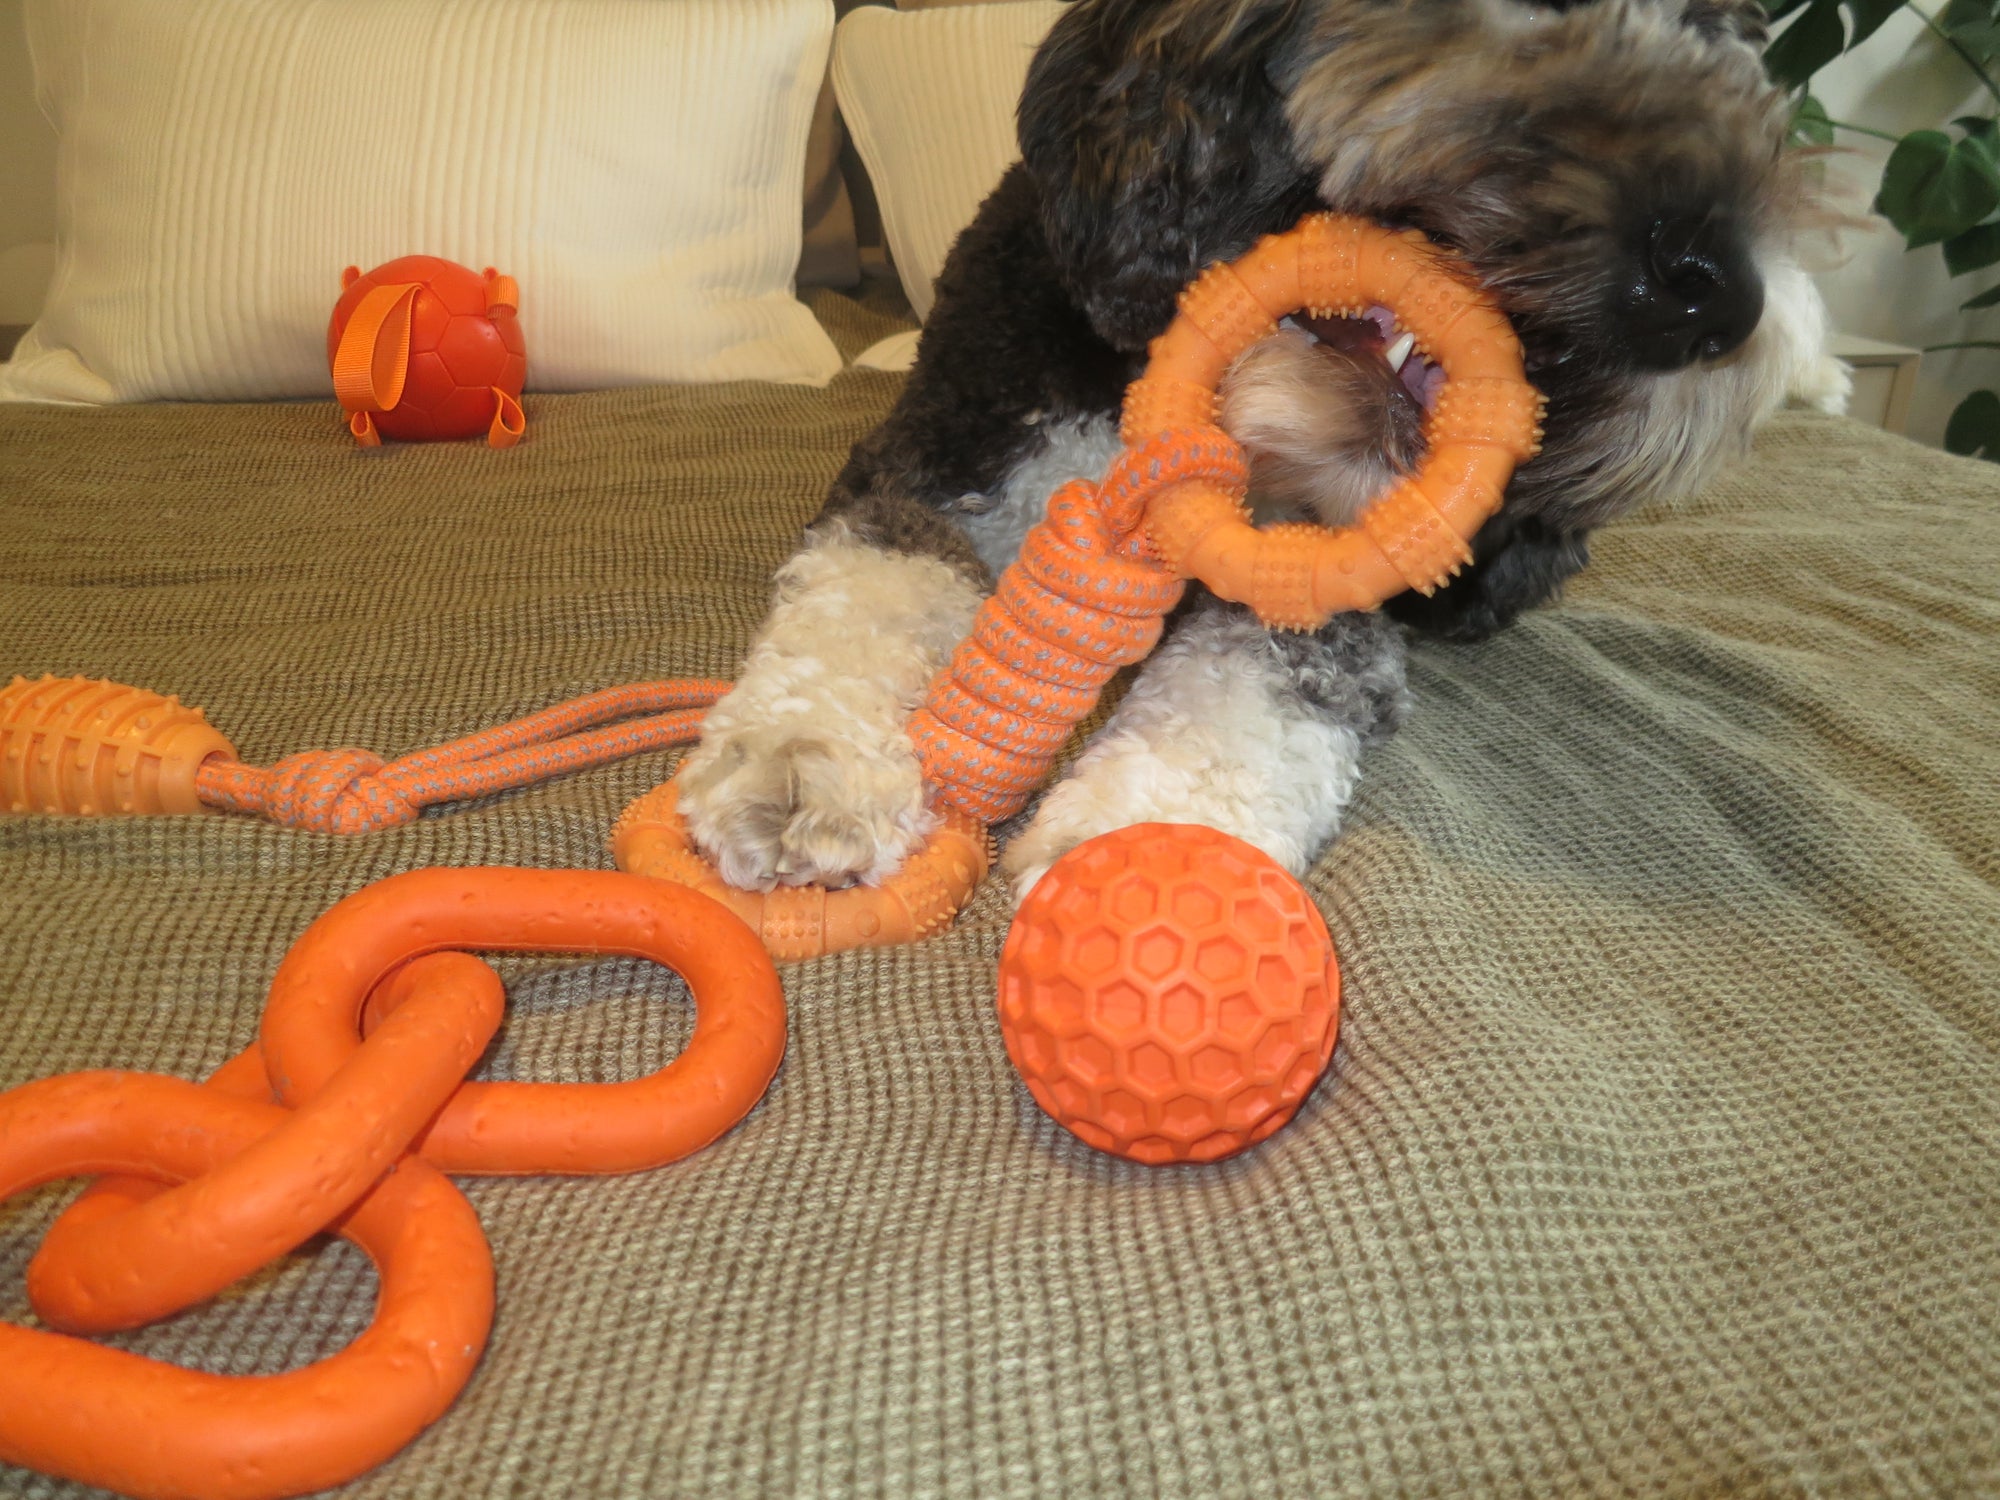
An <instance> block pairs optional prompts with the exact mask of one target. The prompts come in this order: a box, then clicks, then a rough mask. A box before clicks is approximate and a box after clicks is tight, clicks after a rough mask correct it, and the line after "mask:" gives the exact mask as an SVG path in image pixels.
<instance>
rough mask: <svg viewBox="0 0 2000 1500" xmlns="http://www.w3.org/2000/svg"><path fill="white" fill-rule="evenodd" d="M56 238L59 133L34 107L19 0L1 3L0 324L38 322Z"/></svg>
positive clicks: (53, 256) (2, 0)
mask: <svg viewBox="0 0 2000 1500" xmlns="http://www.w3.org/2000/svg"><path fill="white" fill-rule="evenodd" d="M55 237H56V137H55V132H54V131H53V130H51V129H50V128H49V123H48V121H46V120H44V119H43V118H42V112H41V111H40V110H39V109H37V108H36V107H35V94H34V77H33V73H32V71H31V70H30V69H29V67H28V44H27V37H26V34H25V32H24V30H23V22H22V18H21V0H0V323H29V322H33V321H34V317H35V313H36V311H37V310H38V309H39V308H40V307H41V305H42V293H43V291H44V290H45V289H46V288H47V286H48V279H49V271H50V269H51V267H52V266H53V265H54V262H55Z"/></svg>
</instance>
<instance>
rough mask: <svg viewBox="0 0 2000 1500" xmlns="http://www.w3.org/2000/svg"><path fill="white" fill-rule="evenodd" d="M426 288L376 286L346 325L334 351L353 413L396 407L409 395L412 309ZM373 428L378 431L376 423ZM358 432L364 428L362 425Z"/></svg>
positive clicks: (337, 384) (341, 393) (336, 389)
mask: <svg viewBox="0 0 2000 1500" xmlns="http://www.w3.org/2000/svg"><path fill="white" fill-rule="evenodd" d="M422 290H423V288H422V287H420V286H419V285H418V284H417V283H415V282H407V283H403V284H401V285H397V286H378V287H373V288H371V289H370V290H369V292H368V294H367V295H366V296H365V297H363V298H362V299H361V302H360V305H359V306H357V307H356V308H355V309H354V314H353V316H352V317H350V318H349V319H348V320H347V327H345V328H344V329H342V330H341V333H340V343H339V346H338V347H337V348H335V350H334V353H333V393H334V394H335V395H336V396H338V397H339V398H340V404H341V405H342V406H344V407H346V408H347V410H348V412H349V413H351V414H357V415H358V414H362V413H366V412H374V411H394V410H395V408H396V403H397V402H398V401H401V400H402V399H403V381H404V378H405V377H406V376H407V375H408V374H409V370H410V310H411V307H412V305H413V304H414V303H415V302H416V299H417V293H418V292H420V291H422ZM350 425H352V422H351V418H350ZM368 428H369V430H370V431H371V432H372V431H373V430H374V424H373V423H372V422H371V423H369V424H368ZM355 436H356V437H361V433H360V432H359V431H358V430H357V431H356V432H355ZM363 441H364V442H365V441H366V439H365V438H364V439H363Z"/></svg>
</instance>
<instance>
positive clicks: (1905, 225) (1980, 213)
mask: <svg viewBox="0 0 2000 1500" xmlns="http://www.w3.org/2000/svg"><path fill="white" fill-rule="evenodd" d="M1875 208H1876V211H1877V212H1878V213H1880V214H1882V215H1884V216H1885V217H1886V218H1887V219H1888V220H1889V222H1890V223H1891V224H1894V225H1895V226H1896V228H1897V229H1898V230H1900V231H1901V232H1902V235H1903V239H1904V241H1905V242H1906V243H1907V244H1908V246H1909V248H1910V249H1912V250H1915V249H1917V248H1918V247H1919V246H1922V245H1930V244H1935V243H1936V242H1937V241H1939V240H1948V239H1950V238H1952V237H1953V236H1954V235H1960V234H1963V233H1965V232H1966V231H1967V230H1968V229H1971V228H1973V227H1974V226H1976V225H1978V224H1979V223H1980V222H1981V221H1982V220H1984V219H1985V218H1986V216H1987V215H1988V214H1990V213H1992V212H1993V210H1994V209H1996V208H2000V162H1996V160H1995V158H1994V152H1993V148H1992V146H1990V145H1989V144H1988V141H1987V139H1986V138H1985V137H1983V136H1980V135H1968V136H1966V137H1964V138H1963V139H1961V140H1957V141H1954V140H1952V139H1951V137H1950V136H1948V135H1946V134H1945V133H1944V132H1943V131H1941V130H1916V131H1912V132H1911V133H1910V134H1908V135H1906V136H1904V137H1903V139H1902V140H1901V141H1899V142H1898V143H1897V145H1896V149H1895V150H1894V151H1892V152H1890V153H1889V160H1888V162H1887V164H1885V165H1884V166H1883V168H1882V190H1881V192H1880V193H1878V194H1877V195H1876V198H1875Z"/></svg>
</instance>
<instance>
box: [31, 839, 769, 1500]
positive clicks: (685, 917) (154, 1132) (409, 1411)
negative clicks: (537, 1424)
mask: <svg viewBox="0 0 2000 1500" xmlns="http://www.w3.org/2000/svg"><path fill="white" fill-rule="evenodd" d="M459 947H467V948H483V949H502V950H507V951H513V952H527V951H568V952H575V951H582V952H590V953H616V954H624V955H628V956H631V957H636V958H646V959H651V960H653V961H654V962H656V963H661V964H665V965H667V966H669V967H671V968H673V969H676V970H678V971H679V972H680V973H681V975H682V976H683V977H684V978H685V979H686V980H687V982H688V987H689V989H690V991H691V992H692V994H693V996H694V1001H695V1010H696V1016H695V1029H694V1036H693V1038H692V1040H690V1041H689V1043H688V1045H687V1047H686V1049H685V1050H684V1051H683V1052H682V1053H681V1055H680V1056H679V1057H677V1058H676V1059H675V1060H674V1061H673V1062H672V1063H670V1064H668V1066H667V1067H665V1068H663V1069H661V1070H660V1071H659V1072H657V1073H654V1074H653V1075H651V1076H650V1077H646V1078H639V1079H634V1080H631V1081H628V1082H624V1083H609V1084H575V1085H559V1084H532V1083H487V1084H479V1083H466V1082H462V1081H461V1080H463V1078H464V1076H465V1074H466V1071H467V1070H468V1069H469V1068H471V1067H472V1066H473V1064H474V1063H476V1062H477V1061H478V1059H479V1056H480V1054H481V1052H482V1051H484V1049H485V1047H486V1044H487V1041H488V1040H489V1039H490V1038H491V1037H492V1035H493V1032H494V1030H495V1028H496V1027H497V1026H498V1025H499V1023H500V1018H501V1012H502V1009H503V1006H504V1002H505V997H504V994H503V992H502V989H501V984H500V978H499V976H498V975H497V974H495V973H494V972H493V970H492V969H491V967H489V966H488V965H487V964H486V963H484V962H483V961H481V960H479V959H477V958H474V957H472V956H471V955H470V954H467V953H462V952H454V951H440V950H451V949H455V948H459ZM784 1050H785V1003H784V994H783V992H782V990H781V989H780V988H779V985H778V977H777V972H776V970H774V969H773V968H772V967H771V962H770V959H769V958H768V957H767V956H766V955H765V953H764V950H763V949H762V948H761V947H760V946H759V944H758V942H757V939H756V937H755V936H754V935H753V934H752V933H751V932H750V931H749V929H748V928H746V927H744V926H743V924H742V923H740V922H738V921H737V920H736V919H735V918H733V917H731V916H730V915H729V914H728V913H726V912H724V911H722V910H721V909H720V908H718V907H717V906H716V905H715V904H714V903H713V902H710V901H707V900H704V899H703V898H701V897H700V896H698V895H696V894H695V893H693V892H691V891H686V890H682V889H680V888H678V887H675V886H672V885H667V884H664V883H662V882H659V881H651V880H641V879H637V878H635V877H633V876H630V875H619V874H614V873H610V872H606V871H592V870H508V869H485V870H479V869H434V870H417V871H413V872H411V873H409V874H405V875H396V876H392V877H390V878H389V879H387V880H382V881H378V882H377V883H376V884H374V885H372V886H369V887H367V888H366V889H364V890H362V891H359V892H357V893H356V894H354V895H352V896H349V897H348V898H347V899H346V900H344V901H342V902H340V903H339V904H337V905H336V906H334V907H333V908H331V909H330V910H329V911H327V912H326V913H325V914H324V915H323V916H321V917H320V918H319V919H318V920H317V921H316V922H314V923H313V924H312V926H310V927H309V928H307V929H306V931H305V932H304V934H302V935H301V936H300V938H299V940H298V942H297V943H296V944H294V945H293V947H292V950H291V952H290V953H289V954H287V955H286V957H285V960H284V962H283V963H282V964H281V965H280V966H279V968H278V972H277V975H276V976H275V978H274V979H273V981H272V985H271V994H270V999H269V1002H268V1004H267V1005H266V1008H265V1011H264V1021H263V1027H262V1035H261V1041H260V1042H258V1043H256V1044H253V1045H252V1046H251V1047H250V1048H249V1049H248V1050H246V1051H244V1052H242V1053H240V1054H238V1056H236V1057H235V1058H234V1059H232V1060H231V1061H230V1062H228V1063H226V1064H224V1065H223V1067H222V1068H221V1069H220V1070H219V1071H218V1072H217V1073H216V1074H215V1075H214V1076H213V1077H212V1078H210V1079H209V1081H208V1082H207V1083H206V1084H205V1085H197V1084H192V1083H189V1082H187V1081H185V1080H183V1079H179V1078H169V1077H164V1076H161V1075H158V1074H150V1073H125V1072H109V1071H106V1072H93V1073H71V1074H67V1075H64V1076H62V1077H59V1078H47V1079H42V1080H40V1081H39V1082H35V1083H29V1084H24V1085H22V1086H21V1087H19V1088H17V1089H13V1090H10V1091H9V1092H7V1093H4V1094H0V1201H4V1200H6V1199H8V1198H11V1197H13V1196H14V1195H16V1194H18V1193H21V1192H24V1191H26V1190H28V1189H30V1188H33V1187H36V1186H39V1185H40V1184H42V1183H45V1182H51V1181H55V1180H57V1179H59V1178H63V1177H74V1176H80V1175H99V1174H111V1175H104V1176H102V1177H101V1180H100V1181H99V1182H98V1183H97V1184H96V1185H95V1186H93V1187H92V1188H90V1189H89V1190H88V1191H87V1192H85V1193H84V1195H83V1196H82V1197H81V1198H79V1199H78V1200H77V1201H76V1202H75V1203H74V1204H72V1205H71V1206H70V1208H69V1209H67V1210H66V1211H65V1212H64V1213H63V1214H62V1216H61V1217H60V1218H58V1219H57V1221H56V1223H55V1225H54V1226H53V1227H52V1228H51V1230H50V1231H49V1234H48V1237H47V1238H46V1239H45V1240H44V1241H43V1244H42V1247H41V1249H40V1250H39V1251H38V1252H37V1253H36V1255H35V1258H34V1260H33V1261H32V1262H31V1263H30V1265H29V1267H28V1290H29V1295H30V1298H31V1299H32V1301H33V1303H34V1306H35V1310H36V1312H37V1313H38V1314H39V1315H40V1316H41V1319H42V1321H43V1322H44V1323H46V1324H47V1325H48V1326H49V1328H50V1329H52V1330H55V1331H43V1330H38V1329H31V1328H23V1327H19V1326H16V1325H13V1324H6V1323H0V1459H4V1460H5V1461H7V1462H9V1463H17V1464H22V1465H25V1466H27V1467H29V1468H34V1469H40V1470H42V1471H43V1472H45V1473H50V1474H57V1475H61V1476H63V1477H65V1478H70V1479H78V1480H82V1481H84V1482H86V1483H90V1484H98V1485H105V1486H108V1487H110V1488H112V1489H116V1490H120V1491H122V1492H123V1493H125V1494H128V1495H136V1496H146V1497H154V1496H159V1497H166V1496H175V1497H186V1496H195V1497H202V1500H269V1497H276V1496H284V1495H297V1494H303V1493H306V1492H308V1491H314V1490H320V1489H324V1488H326V1487H328V1486H331V1485H336V1484H341V1483H344V1482H345V1481H346V1480H349V1479H352V1478H353V1477H355V1476H356V1475H357V1474H360V1473H362V1472H364V1471H365V1470H367V1469H370V1468H372V1467H374V1466H375V1465H376V1464H379V1463H381V1462H382V1461H383V1460H385V1459H387V1458H388V1457H390V1456H391V1455H392V1454H394V1453H395V1452H396V1451H397V1450H398V1449H400V1448H402V1447H403V1445H404V1444H406V1443H408V1442H409V1441H410V1440H411V1439H412V1438H414V1437H415V1436H416V1435H417V1434H418V1433H419V1432H421V1431H422V1430H423V1429H424V1428H425V1427H427V1426H429V1425H430V1424H431V1423H432V1422H433V1421H435V1420H436V1419H437V1418H438V1417H439V1416H441V1415H443V1413H444V1412H445V1410H446V1409H447V1408H448V1407H449V1406H450V1405H451V1404H452V1402H453V1401H454V1400H455V1399H456V1398H457V1396H458V1393H459V1391H460V1390H461V1389H462V1388H463V1387H464V1385H465V1383H466V1381H467V1380H468V1379H469V1378H470V1377H471V1375H472V1371H473V1367H474V1366H475V1365H476V1364H477V1363H478V1360H479V1355H480V1351H481V1350H482V1349H484V1347H485V1345H486V1337H487V1333H488V1331H489V1330H490V1328H491V1326H492V1321H493V1259H492V1253H491V1251H490V1250H489V1249H488V1248H487V1244H486V1240H485V1237H484V1235H483V1234H482V1233H481V1231H480V1227H479V1220H478V1217H477V1215H475V1214H474V1212H473V1210H472V1207H471V1205H470V1204H468V1203H467V1202H466V1201H465V1199H464V1197H463V1196H461V1195H460V1193H459V1192H458V1190H457V1189H456V1188H454V1187H453V1186H452V1185H451V1183H450V1182H449V1181H447V1180H446V1178H445V1177H444V1176H443V1175H442V1174H443V1173H445V1172H453V1173H460V1174H468V1173H484V1174H492V1173H508V1174H518V1173H546V1172H564V1173H607V1172H631V1171H637V1170H641V1169H644V1168H649V1167H656V1166H660V1165H663V1164H665V1163H667V1162H671V1161H676V1160H679V1159H680V1158H681V1157H683V1156H686V1155H687V1154H688V1153H690V1152H692V1151H695V1150H698V1149H700V1148H701V1147H702V1146H704V1145H707V1144H708V1143H709V1142H710V1141H712V1140H714V1139H715V1138H716V1137H718V1136H720V1135H721V1134H722V1133H723V1132H724V1131H726V1130H728V1129H729V1128H730V1127H731V1126H732V1125H734V1124H735V1123H736V1122H737V1121H738V1120H740V1119H741V1118H742V1117H743V1116H744V1115H745V1114H747V1113H748V1112H749V1110H750V1108H751V1107H752V1106H753V1105H754V1104H755V1103H756V1102H757V1101H758V1100H759V1099H760V1098H762V1097H763V1094H764V1090H765V1089H766V1087H767V1086H768V1085H769V1084H770V1081H771V1079H772V1077H773V1076H774V1075H775V1074H776V1072H777V1069H778V1064H779V1062H780V1060H781V1059H782V1058H783V1056H784ZM121 1174H135V1175H131V1176H127V1175H121ZM329 1226H332V1227H333V1228H334V1232H336V1233H339V1234H341V1235H343V1236H345V1237H346V1238H348V1239H351V1240H353V1241H354V1242H355V1243H357V1244H359V1245H360V1246H361V1247H362V1248H363V1249H364V1250H366V1251H367V1253H368V1255H369V1257H370V1258H371V1259H372V1260H373V1261H374V1262H375V1264H376V1266H377V1267H378V1268H379V1272H380V1275H381V1278H382V1284H381V1293H380V1296H379V1299H378V1302H377V1306H376V1314H375V1320H374V1322H373V1323H372V1325H371V1326H370V1327H369V1328H368V1329H367V1331H366V1332H364V1333H363V1334H361V1336H360V1337H359V1338H357V1339H356V1340H355V1341H354V1342H353V1343H352V1344H350V1345H349V1346H348V1347H347V1348H346V1349H345V1350H343V1351H341V1352H340V1353H338V1354H335V1355H333V1356H331V1357H329V1358H327V1359H324V1360H321V1361H319V1362H318V1363H316V1364H312V1365H308V1366H306V1367H305V1368H303V1369H299V1370H292V1371H288V1372H286V1373H284V1374H281V1375H269V1376H223V1375H208V1374H202V1373H199V1372H197V1371H192V1370H184V1369H181V1368H179V1367H177V1366H173V1365H167V1364H162V1363H160V1362H158V1361H156V1360H151V1359H145V1358H142V1357H140V1356H138V1355H135V1354H128V1353H125V1352H123V1351H120V1350H116V1349H108V1348H104V1347H102V1346H100V1345H96V1344H92V1343H88V1342H85V1341H84V1340H83V1339H81V1338H78V1337H75V1335H79V1334H88V1333H104V1332H109V1331H113V1330H116V1329H124V1328H134V1327H138V1326H139V1325H141V1324H144V1323H148V1322H151V1321H153V1320H155V1319H157V1318H161V1317H165V1316H168V1315H169V1314H171V1313H174V1312H177V1311H179V1310H180V1309H182V1308H185V1307H188V1306H191V1305H192V1304H194V1303H196V1302H199V1301H202V1300H204V1299H206V1298H208V1297H212V1296H213V1295H215V1294H216V1293H217V1292H219V1291H220V1290H221V1289H222V1288H223V1287H225V1286H228V1285H229V1284H230V1283H232V1282H234V1281H236V1280H237V1279H238V1278H240V1277H242V1276H244V1275H247V1274H249V1273H251V1272H252V1271H254V1270H256V1269H257V1268H258V1267H260V1266H263V1265H266V1264H268V1263H269V1262H270V1261H272V1260H273V1259H275V1258H277V1257H278V1256H280V1255H283V1254H285V1253H286V1252H287V1251H289V1250H291V1249H293V1248H295V1247H296V1246H298V1245H299V1244H300V1243H302V1242H303V1241H304V1240H306V1239H308V1238H309V1237H311V1236H312V1235H314V1234H316V1233H318V1232H320V1231H321V1230H323V1229H326V1228H327V1227H329Z"/></svg>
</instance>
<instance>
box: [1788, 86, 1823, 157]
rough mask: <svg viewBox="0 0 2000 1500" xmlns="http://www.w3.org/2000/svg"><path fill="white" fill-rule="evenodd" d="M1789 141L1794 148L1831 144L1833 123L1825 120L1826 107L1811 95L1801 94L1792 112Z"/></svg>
mask: <svg viewBox="0 0 2000 1500" xmlns="http://www.w3.org/2000/svg"><path fill="white" fill-rule="evenodd" d="M1791 139H1792V144H1793V145H1795V146H1831V145H1832V144H1833V121H1831V120H1830V119H1828V118H1827V114H1826V106H1825V105H1824V104H1822V103H1820V102H1819V100H1817V99H1815V98H1814V97H1813V96H1812V95H1811V94H1801V95H1800V96H1799V102H1798V105H1797V106H1796V107H1795V108H1794V109H1793V110H1792V129H1791Z"/></svg>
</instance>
